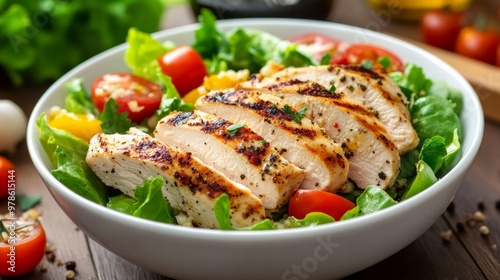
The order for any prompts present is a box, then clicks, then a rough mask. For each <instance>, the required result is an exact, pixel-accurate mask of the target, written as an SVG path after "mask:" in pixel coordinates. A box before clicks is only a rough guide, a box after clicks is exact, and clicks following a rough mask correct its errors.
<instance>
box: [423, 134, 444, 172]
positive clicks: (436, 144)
mask: <svg viewBox="0 0 500 280" xmlns="http://www.w3.org/2000/svg"><path fill="white" fill-rule="evenodd" d="M447 154H448V152H447V151H446V144H445V139H444V137H441V136H439V135H435V136H433V137H431V138H428V139H426V140H425V142H424V144H423V145H422V149H421V150H420V155H419V160H423V161H425V163H427V165H429V167H430V168H431V170H432V171H433V172H434V173H437V172H438V171H439V170H440V169H441V166H442V165H443V162H444V158H445V157H446V155H447Z"/></svg>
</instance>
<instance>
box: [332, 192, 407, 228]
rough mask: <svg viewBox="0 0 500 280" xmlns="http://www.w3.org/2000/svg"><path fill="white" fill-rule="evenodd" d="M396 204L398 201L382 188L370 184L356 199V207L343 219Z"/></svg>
mask: <svg viewBox="0 0 500 280" xmlns="http://www.w3.org/2000/svg"><path fill="white" fill-rule="evenodd" d="M396 204H397V202H396V201H395V200H394V199H392V197H391V196H390V195H389V194H387V193H386V192H385V191H384V190H382V189H381V188H378V187H376V186H368V187H367V188H366V189H365V190H364V191H363V193H362V194H361V195H360V196H359V197H358V198H357V199H356V207H354V208H353V209H351V210H349V211H347V212H346V213H345V214H344V216H342V219H341V220H347V219H352V218H355V217H358V216H363V215H367V214H371V213H374V212H377V211H379V210H382V209H385V208H387V207H390V206H392V205H396Z"/></svg>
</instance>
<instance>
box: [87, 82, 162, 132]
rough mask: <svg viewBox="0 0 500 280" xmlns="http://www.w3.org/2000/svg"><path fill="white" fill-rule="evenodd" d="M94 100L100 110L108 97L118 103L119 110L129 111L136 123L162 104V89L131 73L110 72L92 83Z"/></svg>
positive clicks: (151, 113)
mask: <svg viewBox="0 0 500 280" xmlns="http://www.w3.org/2000/svg"><path fill="white" fill-rule="evenodd" d="M91 91H92V101H93V102H94V105H95V106H96V107H97V109H98V110H99V111H102V110H103V109H104V104H106V102H107V101H108V99H110V98H113V99H114V100H115V101H116V103H117V104H118V106H119V108H118V112H120V113H122V112H127V113H128V117H129V118H130V120H131V121H133V122H135V123H139V122H141V121H142V120H143V119H144V118H147V117H149V116H151V115H153V114H154V113H155V111H156V110H157V109H158V107H159V106H160V102H161V98H162V95H163V93H162V89H161V87H160V86H159V85H157V84H155V83H153V82H151V81H149V80H147V79H144V78H142V77H139V76H137V75H134V74H130V73H110V74H106V75H103V76H101V77H99V78H98V79H96V80H95V81H94V83H93V84H92V88H91Z"/></svg>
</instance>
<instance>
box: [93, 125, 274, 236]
mask: <svg viewBox="0 0 500 280" xmlns="http://www.w3.org/2000/svg"><path fill="white" fill-rule="evenodd" d="M86 161H87V164H88V165H89V167H90V168H91V169H92V171H93V172H94V173H95V174H96V175H97V176H98V177H99V178H100V179H101V180H102V181H103V182H104V183H105V184H106V185H108V186H111V187H114V188H117V189H119V190H121V191H122V192H123V193H124V194H126V195H129V196H131V197H133V196H134V192H135V188H136V187H137V186H138V185H141V184H142V182H143V181H144V180H146V179H148V178H149V177H150V176H162V177H163V178H164V185H163V189H162V192H163V195H164V196H165V197H166V199H167V200H168V201H169V203H170V204H171V205H172V208H173V209H174V210H175V211H176V212H185V213H186V214H188V215H189V216H190V217H192V218H193V223H194V224H195V225H197V226H201V227H208V228H216V227H217V220H216V219H215V217H214V215H213V210H212V209H213V204H214V203H215V200H216V199H217V198H218V197H219V196H220V195H222V194H223V193H227V194H228V196H229V200H230V209H231V210H230V215H231V220H232V221H233V224H234V225H235V226H249V225H252V224H254V223H255V222H259V221H261V220H263V219H264V218H265V211H264V207H263V205H262V202H261V201H260V200H259V199H258V198H257V197H255V196H254V195H252V194H251V193H250V191H249V190H248V189H247V188H245V187H243V186H241V185H239V184H236V183H233V182H231V181H229V180H228V179H227V178H226V177H224V176H223V175H222V174H220V173H219V172H217V171H215V170H213V169H211V168H209V167H208V166H206V165H204V164H202V163H201V162H200V161H199V160H197V159H195V158H194V157H192V156H191V154H189V153H185V152H182V151H180V150H177V149H175V148H172V147H169V146H167V145H165V144H163V143H161V142H160V141H158V140H156V139H154V138H152V137H151V136H149V135H147V134H145V133H143V132H141V131H139V130H137V129H130V132H129V134H126V135H120V134H97V135H96V136H94V137H93V138H92V139H91V141H90V143H89V150H88V153H87V157H86Z"/></svg>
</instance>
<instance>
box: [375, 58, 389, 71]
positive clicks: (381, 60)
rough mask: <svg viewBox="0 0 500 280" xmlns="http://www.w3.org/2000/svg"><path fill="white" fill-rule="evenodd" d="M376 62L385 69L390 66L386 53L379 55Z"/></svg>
mask: <svg viewBox="0 0 500 280" xmlns="http://www.w3.org/2000/svg"><path fill="white" fill-rule="evenodd" d="M377 62H378V64H380V65H382V66H383V67H384V68H385V70H389V68H391V65H392V61H391V59H390V58H389V57H388V56H386V55H385V56H382V57H379V59H378V61H377Z"/></svg>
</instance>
